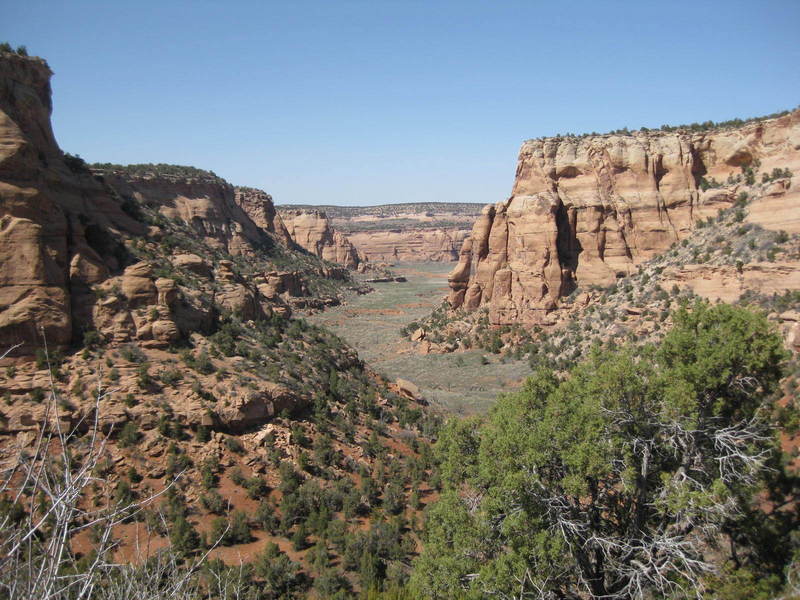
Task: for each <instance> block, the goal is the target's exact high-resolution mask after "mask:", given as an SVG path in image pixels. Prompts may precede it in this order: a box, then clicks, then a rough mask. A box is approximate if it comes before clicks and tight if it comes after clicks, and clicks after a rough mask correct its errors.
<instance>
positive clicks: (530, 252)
mask: <svg viewBox="0 0 800 600" xmlns="http://www.w3.org/2000/svg"><path fill="white" fill-rule="evenodd" d="M754 165H758V167H757V177H760V174H761V173H762V172H767V173H769V172H771V171H772V169H774V168H780V169H784V168H789V169H790V170H791V171H792V172H794V173H797V172H799V171H798V169H800V111H794V112H793V113H790V114H789V115H786V116H784V117H780V118H777V119H770V120H766V121H761V122H756V123H751V124H748V125H745V126H743V127H741V128H739V129H732V130H723V131H717V132H708V133H681V132H675V133H665V132H636V133H634V134H632V135H624V136H623V135H601V136H588V137H584V138H574V137H572V138H545V139H538V140H531V141H528V142H525V143H524V144H523V145H522V149H521V150H520V155H519V160H518V164H517V172H516V178H515V182H514V187H513V192H512V195H511V197H510V198H509V199H508V200H507V201H505V202H500V203H498V204H496V205H494V206H489V207H487V208H485V209H484V211H483V214H482V215H481V217H480V218H479V219H478V220H477V222H476V223H475V225H474V227H473V230H472V234H471V236H470V239H469V241H468V242H465V244H464V245H463V246H462V250H461V254H460V258H459V264H458V265H457V266H456V268H455V269H454V270H453V272H452V273H451V275H450V277H449V281H450V287H451V293H450V296H449V301H450V304H451V306H453V307H454V308H458V307H461V306H463V307H465V308H467V309H469V310H472V309H475V308H477V307H479V306H487V307H488V308H489V318H490V322H492V323H494V324H504V323H513V322H522V323H537V322H541V321H542V319H543V318H544V315H546V313H548V312H549V311H551V310H552V309H554V308H555V307H556V306H557V305H558V302H559V299H560V298H561V297H563V296H565V295H568V294H570V293H571V292H572V291H573V290H574V289H575V288H576V287H577V286H579V285H580V286H584V287H585V286H589V285H592V284H608V283H611V282H612V281H614V279H615V278H616V277H618V276H621V275H627V274H629V273H631V272H632V271H633V270H635V269H636V267H637V265H639V264H640V263H641V262H643V261H645V260H647V259H649V258H652V257H653V256H654V255H656V254H658V253H660V252H663V251H664V250H666V249H667V248H669V246H670V245H672V244H673V243H674V242H676V241H679V240H681V239H683V238H685V237H686V236H687V234H688V233H689V231H690V230H691V228H692V227H693V225H694V223H695V222H697V221H698V220H699V219H702V218H705V217H706V216H710V215H713V214H715V213H716V212H717V210H719V209H720V208H724V207H727V206H730V205H731V203H733V202H734V200H735V193H733V191H735V190H730V189H729V190H725V191H723V190H719V189H711V190H707V191H706V192H703V191H702V190H701V187H700V183H701V180H702V178H706V179H708V180H711V179H712V178H713V179H715V180H717V181H720V182H723V181H725V180H726V178H728V177H729V176H735V175H737V174H741V172H742V167H747V166H754ZM774 187H775V189H774V190H773V189H770V190H769V193H768V194H764V195H763V197H762V198H760V199H759V201H758V202H754V203H753V204H752V205H751V207H750V215H749V220H750V221H752V222H756V223H759V224H761V225H763V226H765V227H770V226H773V227H776V228H780V229H785V230H787V231H790V232H791V231H798V230H800V211H798V210H797V209H796V206H797V205H798V201H799V200H800V191H799V189H800V187H799V186H798V178H797V177H795V178H792V179H791V180H788V179H787V180H784V181H783V182H776V184H775V185H774Z"/></svg>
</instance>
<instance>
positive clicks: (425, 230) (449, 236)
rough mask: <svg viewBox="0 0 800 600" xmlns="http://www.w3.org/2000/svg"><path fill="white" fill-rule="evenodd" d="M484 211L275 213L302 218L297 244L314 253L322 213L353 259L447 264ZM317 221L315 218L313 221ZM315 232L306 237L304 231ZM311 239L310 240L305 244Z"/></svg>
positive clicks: (319, 208) (449, 207)
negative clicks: (343, 239)
mask: <svg viewBox="0 0 800 600" xmlns="http://www.w3.org/2000/svg"><path fill="white" fill-rule="evenodd" d="M481 208H483V205H481V204H475V203H471V202H408V203H404V204H379V205H374V206H333V205H302V204H293V205H286V206H281V207H279V210H280V211H281V213H282V214H283V215H284V218H285V219H286V220H294V219H295V218H296V215H298V214H305V215H306V216H304V217H303V219H304V220H306V221H309V222H312V223H311V224H309V223H306V222H304V223H302V224H301V226H300V231H299V235H298V236H297V237H298V238H302V239H303V241H298V243H300V244H301V245H303V246H304V247H307V249H309V250H311V251H312V252H316V248H317V247H319V246H323V247H324V246H325V245H329V244H330V243H329V242H328V243H327V244H326V243H322V244H320V242H319V240H320V239H322V238H324V227H325V225H324V224H323V223H321V222H319V223H318V224H317V225H316V226H314V224H313V220H314V217H313V215H315V214H317V213H319V214H322V213H324V214H325V215H326V217H327V221H328V226H329V227H331V228H332V229H333V231H334V232H339V233H341V234H343V235H344V236H345V237H346V239H347V240H348V241H349V242H350V243H351V244H352V245H353V246H355V249H356V251H357V253H358V255H359V256H360V257H361V258H362V259H364V260H366V261H369V262H372V263H391V262H451V261H455V260H458V252H459V248H461V244H462V243H463V241H464V239H465V238H466V237H467V236H468V235H469V233H470V230H471V228H472V223H473V222H474V221H475V218H476V217H477V216H478V215H479V214H480V211H481ZM317 219H318V217H317ZM315 229H316V231H315V232H314V233H313V234H312V235H311V236H309V233H308V232H309V231H314V230H315ZM309 237H310V239H309ZM340 252H341V251H340Z"/></svg>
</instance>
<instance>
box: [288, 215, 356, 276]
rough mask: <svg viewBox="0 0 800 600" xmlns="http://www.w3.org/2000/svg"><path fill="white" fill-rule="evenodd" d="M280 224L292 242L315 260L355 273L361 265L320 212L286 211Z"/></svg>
mask: <svg viewBox="0 0 800 600" xmlns="http://www.w3.org/2000/svg"><path fill="white" fill-rule="evenodd" d="M283 222H284V224H285V225H286V229H287V231H288V232H289V235H290V236H291V238H292V240H294V242H295V243H296V244H297V245H298V246H300V247H301V248H304V249H305V250H307V251H308V252H310V253H311V254H313V255H314V256H317V257H319V258H321V259H323V260H328V261H330V262H334V263H338V264H340V265H342V266H344V267H347V268H348V269H355V268H357V267H358V264H359V263H360V262H361V257H360V256H359V255H358V252H357V251H356V249H355V247H354V246H353V244H351V243H350V240H348V239H347V237H346V236H344V235H342V234H341V233H339V232H338V231H335V230H334V229H333V228H332V227H331V225H330V222H329V221H328V218H327V217H326V216H325V213H323V212H320V211H288V212H284V213H283Z"/></svg>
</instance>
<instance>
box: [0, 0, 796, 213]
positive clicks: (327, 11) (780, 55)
mask: <svg viewBox="0 0 800 600" xmlns="http://www.w3.org/2000/svg"><path fill="white" fill-rule="evenodd" d="M799 27H800V0H783V1H778V0H772V1H770V0H764V1H760V2H754V1H753V0H749V1H747V2H739V1H737V0H725V1H707V2H703V1H702V0H693V1H691V2H685V1H683V0H673V1H671V2H649V1H641V0H638V1H636V2H616V1H613V0H608V1H602V0H594V1H586V2H583V1H571V2H570V1H562V2H555V1H552V0H547V1H545V0H528V1H526V2H502V1H497V2H489V1H486V2H470V1H466V0H465V1H462V2H455V1H452V2H451V1H440V2H437V1H434V0H429V1H425V2H422V1H415V0H405V1H399V2H381V1H379V0H373V1H350V0H345V1H341V2H333V1H329V2H304V1H293V2H288V1H287V2H221V1H219V0H217V1H214V2H204V1H195V2H169V1H166V0H165V1H162V2H148V1H139V2H135V3H133V2H131V3H127V2H109V1H108V0H106V1H104V2H81V1H70V2H63V1H59V2H55V1H53V2H41V1H37V0H26V1H25V2H13V3H12V2H10V1H9V0H2V1H1V2H0V40H7V41H9V42H11V43H12V44H14V45H17V44H25V45H27V47H28V49H29V51H30V52H31V53H32V54H37V55H39V56H43V57H44V58H46V59H47V60H48V62H49V63H50V66H51V68H52V69H53V70H54V71H55V76H54V77H53V93H54V102H55V108H54V114H53V121H54V128H55V132H56V137H57V139H58V141H59V143H60V145H61V147H62V148H63V149H64V150H65V151H67V152H72V153H77V154H80V155H81V156H82V157H84V158H85V159H86V160H88V161H92V162H95V161H99V162H120V163H132V162H168V163H177V164H189V165H194V166H197V167H201V168H205V169H210V170H213V171H215V172H216V173H217V174H219V175H221V176H223V177H225V178H226V179H228V180H229V181H231V182H232V183H235V184H240V185H251V186H255V187H260V188H262V189H264V190H266V191H267V192H269V193H271V194H272V195H273V196H274V198H275V200H276V201H277V202H278V203H279V204H280V203H284V204H285V203H318V204H323V203H324V204H346V205H354V204H379V203H392V202H416V201H466V202H487V203H488V202H497V201H499V200H503V199H505V198H506V197H507V196H508V194H509V193H510V190H511V185H512V182H513V176H514V170H515V166H516V156H517V151H518V150H519V146H520V143H521V142H522V141H523V140H525V139H527V138H532V137H539V136H544V135H551V134H554V133H558V132H567V131H570V132H576V133H577V132H583V131H598V132H601V131H607V130H610V129H616V128H619V127H624V126H627V127H631V128H639V127H641V126H647V127H657V126H659V125H661V124H664V123H670V124H677V123H685V122H692V121H704V120H707V119H712V120H717V121H719V120H724V119H730V118H734V117H743V118H744V117H750V116H757V115H762V114H766V113H771V112H774V111H777V110H782V109H787V108H793V107H795V106H797V105H798V104H800V68H798V65H800V33H798V31H800V29H799Z"/></svg>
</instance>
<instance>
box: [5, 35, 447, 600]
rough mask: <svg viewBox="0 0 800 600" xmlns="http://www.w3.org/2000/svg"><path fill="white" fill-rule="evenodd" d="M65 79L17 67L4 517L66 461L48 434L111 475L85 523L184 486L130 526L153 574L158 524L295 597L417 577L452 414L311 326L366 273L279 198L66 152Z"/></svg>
mask: <svg viewBox="0 0 800 600" xmlns="http://www.w3.org/2000/svg"><path fill="white" fill-rule="evenodd" d="M50 75H51V72H50V69H49V67H48V66H47V64H46V63H45V62H44V61H43V60H41V59H38V58H29V57H24V56H18V55H16V54H13V53H9V52H3V51H0V353H2V351H4V350H5V349H6V348H9V347H11V346H15V345H16V347H15V349H14V351H13V353H12V354H11V355H9V356H7V357H6V358H5V359H4V361H3V369H2V370H0V395H2V398H3V402H2V403H1V404H0V487H2V489H3V494H2V495H3V497H2V498H0V509H1V510H2V511H6V509H8V507H9V506H10V504H9V502H7V501H6V500H7V499H6V497H5V495H6V494H11V495H12V496H13V493H14V492H17V491H18V492H19V493H20V496H19V497H20V499H21V504H20V506H19V507H18V509H19V510H21V511H22V514H24V513H25V511H27V510H30V511H34V510H35V508H34V507H33V503H32V499H31V498H30V496H29V495H28V492H29V490H28V489H27V488H22V487H19V488H18V487H16V486H17V485H18V484H19V481H18V480H17V479H15V477H14V474H15V473H17V472H18V470H19V469H20V468H24V465H25V464H30V461H31V460H34V461H37V460H38V461H40V462H37V464H42V465H44V466H43V468H46V467H47V465H48V464H51V463H52V462H53V461H52V460H50V458H48V456H47V451H48V450H47V449H46V448H45V449H43V448H38V450H37V446H36V442H37V435H38V433H39V432H40V431H44V432H48V431H50V432H52V431H54V430H55V428H56V425H59V426H60V427H62V429H61V431H64V432H69V433H68V438H69V443H68V445H69V447H68V449H67V450H66V451H67V452H68V454H69V455H70V460H76V461H84V460H96V461H97V465H96V466H97V470H96V476H95V475H94V473H95V471H92V472H93V481H94V483H93V484H92V486H91V488H87V489H85V490H83V492H84V497H83V498H84V499H83V505H82V506H84V507H85V508H86V510H94V509H95V508H96V507H98V506H106V505H107V504H110V505H111V506H116V507H120V506H123V507H124V506H127V505H128V504H129V503H131V502H135V501H137V500H140V499H143V498H147V497H148V496H149V495H150V494H152V493H153V492H159V491H163V490H167V492H166V493H165V494H164V495H163V496H162V497H160V498H159V499H157V500H156V501H155V502H152V503H148V504H147V506H146V510H144V511H143V512H142V513H139V515H138V516H137V517H136V518H135V519H133V518H131V519H126V522H125V523H120V524H118V526H117V527H115V529H114V537H115V538H116V539H117V540H118V541H119V546H118V553H119V558H120V560H124V559H127V558H129V557H131V556H134V560H135V561H136V562H139V561H140V560H142V558H143V557H142V556H135V552H136V551H137V549H138V548H139V546H138V543H139V542H140V536H141V535H142V534H143V533H144V532H145V529H143V528H142V529H140V525H141V526H142V527H144V524H143V523H138V522H136V521H137V519H138V520H140V521H144V523H146V525H147V529H146V531H147V534H146V535H149V536H151V537H150V542H151V543H152V544H153V547H163V545H164V544H166V543H168V541H169V542H171V543H172V546H173V550H175V551H176V552H178V553H179V554H181V555H183V556H191V555H195V556H199V555H200V554H202V553H203V552H204V551H205V549H207V548H209V547H210V546H212V545H214V544H216V543H219V544H220V547H219V548H217V549H216V550H215V551H214V557H219V558H222V559H223V560H225V561H228V562H230V563H235V564H237V565H238V564H240V562H241V560H242V559H244V560H245V561H249V560H251V559H254V558H255V557H256V556H267V554H268V556H267V558H265V559H264V560H263V561H262V562H260V563H259V564H260V567H259V569H258V570H257V571H256V577H257V578H258V581H259V582H261V583H262V584H263V585H273V584H274V585H277V584H275V581H276V579H275V578H276V577H278V578H281V579H280V585H281V586H282V591H281V592H280V595H283V594H284V593H285V592H286V593H288V592H291V593H292V594H296V593H301V592H303V591H307V590H308V588H309V587H310V586H311V584H312V582H313V581H314V579H315V578H316V579H319V580H321V581H325V582H328V583H327V584H328V585H333V586H334V587H335V588H336V589H344V590H350V591H353V590H355V591H358V590H359V589H360V586H361V585H362V584H363V585H365V586H366V585H367V584H369V583H370V582H366V580H362V579H361V578H359V576H358V575H357V574H356V573H355V572H353V571H354V569H355V568H356V567H358V565H360V564H362V558H363V556H367V559H368V560H369V561H371V562H370V565H372V566H374V568H375V569H377V570H376V571H375V572H376V573H384V574H385V573H387V572H389V573H394V574H395V576H397V577H398V578H402V576H403V575H402V574H403V573H404V572H405V571H407V569H408V567H407V565H408V562H409V557H410V556H411V555H412V554H413V553H414V550H415V548H416V544H417V542H416V539H415V537H414V534H413V532H412V531H411V528H410V527H409V524H408V521H407V520H406V519H407V518H409V519H414V518H416V512H415V511H416V510H417V509H418V508H420V507H421V506H422V505H423V504H425V503H426V502H427V499H426V498H427V497H429V496H431V495H434V492H432V488H431V486H429V485H428V484H426V483H425V481H426V480H427V478H428V475H429V473H430V467H431V464H430V461H429V458H428V455H427V452H428V450H427V449H428V441H429V436H430V434H431V433H432V432H433V431H434V430H435V427H436V422H437V419H436V418H435V417H433V416H432V415H430V414H429V413H428V412H427V411H426V410H425V409H424V406H423V404H424V403H423V402H422V399H420V398H418V397H415V396H414V392H413V390H410V391H409V389H408V387H407V386H402V387H401V386H398V385H396V384H391V383H388V382H387V381H385V380H384V379H382V378H381V377H379V376H378V375H376V374H374V373H373V372H371V371H370V370H369V368H368V367H366V365H364V364H363V362H362V361H361V360H360V359H359V358H358V355H357V353H356V352H355V351H354V350H353V349H352V348H349V347H348V346H347V345H346V344H345V343H344V342H343V341H342V340H341V339H339V338H337V337H336V336H334V335H333V334H331V333H330V332H329V331H327V330H325V329H323V328H319V327H314V326H311V325H309V324H308V323H306V322H305V321H304V320H301V319H295V318H291V313H292V309H293V308H296V307H309V306H312V307H322V306H325V305H327V304H332V303H336V302H338V297H339V295H340V294H342V293H343V292H344V291H346V290H347V289H348V288H351V289H352V288H354V284H353V282H352V280H351V279H350V274H349V272H348V271H347V270H346V269H345V268H344V267H341V266H336V265H332V264H330V263H328V262H326V261H323V260H321V259H320V258H318V257H317V256H315V255H311V254H310V253H308V252H304V251H299V250H297V249H296V248H295V246H294V244H293V242H291V240H290V237H289V230H288V229H287V228H286V227H285V226H284V224H283V222H282V220H281V218H280V216H279V215H277V214H276V212H275V210H274V206H273V205H272V202H271V199H270V198H269V196H268V195H267V194H265V193H264V192H261V191H260V190H253V189H250V188H235V187H233V186H231V185H230V184H228V183H227V182H225V181H224V180H222V179H221V178H219V177H216V176H215V175H214V174H213V173H211V172H206V171H200V170H198V169H194V168H191V167H177V166H174V165H129V166H125V167H123V166H119V165H109V164H104V165H95V166H94V169H93V170H90V169H89V168H88V167H87V166H86V165H85V164H84V163H83V161H82V160H80V159H79V158H77V157H71V156H69V155H64V154H63V153H62V152H61V150H60V149H59V147H58V145H57V144H56V141H55V138H54V136H53V133H52V129H51V125H50V119H49V117H50V111H51V98H50V85H49V79H50ZM95 419H96V421H97V425H98V429H97V431H96V432H95V431H94V429H93V423H94V422H95ZM95 434H96V435H97V437H95ZM37 451H41V452H40V453H39V454H38V455H37ZM32 456H33V457H35V458H33V459H32V458H31V457H32ZM37 456H38V458H36V457H37ZM92 456H94V458H91V457H92ZM95 477H96V478H95ZM412 497H413V498H415V500H414V501H413V502H412V501H411V500H412ZM2 514H3V515H5V514H6V512H3V513H2ZM0 522H2V523H3V524H4V525H7V522H6V521H5V520H4V519H0ZM334 523H335V524H334ZM332 524H334V525H332ZM229 525H230V526H229ZM71 526H72V524H71ZM200 534H202V536H201V535H200ZM95 541H96V540H94V539H93V537H92V535H91V534H89V533H88V532H85V533H83V534H80V535H78V536H77V537H76V538H75V539H73V540H72V542H73V543H74V546H73V548H74V550H75V551H76V552H77V553H78V554H79V555H81V554H89V555H91V554H90V553H91V551H92V550H93V548H94V544H95ZM268 542H269V543H274V544H276V546H274V547H272V546H270V547H269V548H267V546H268ZM147 545H148V547H149V544H147ZM231 547H232V548H231ZM320 554H324V556H325V558H326V560H325V561H322V562H321V561H319V560H317V559H316V557H317V556H318V555H320ZM329 554H330V555H331V556H335V557H336V558H332V559H331V561H330V562H328V560H327V557H328V556H329ZM365 560H366V559H365ZM273 564H280V565H281V567H280V568H281V571H280V572H279V573H277V572H273V571H272V570H271V566H270V565H273ZM353 565H355V567H354V566H353ZM276 568H277V567H276ZM381 577H383V575H382V576H381ZM265 581H268V582H269V584H265V583H264V582H265ZM331 582H333V583H331ZM365 582H366V583H365ZM334 591H335V590H334ZM276 595H277V593H276Z"/></svg>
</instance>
